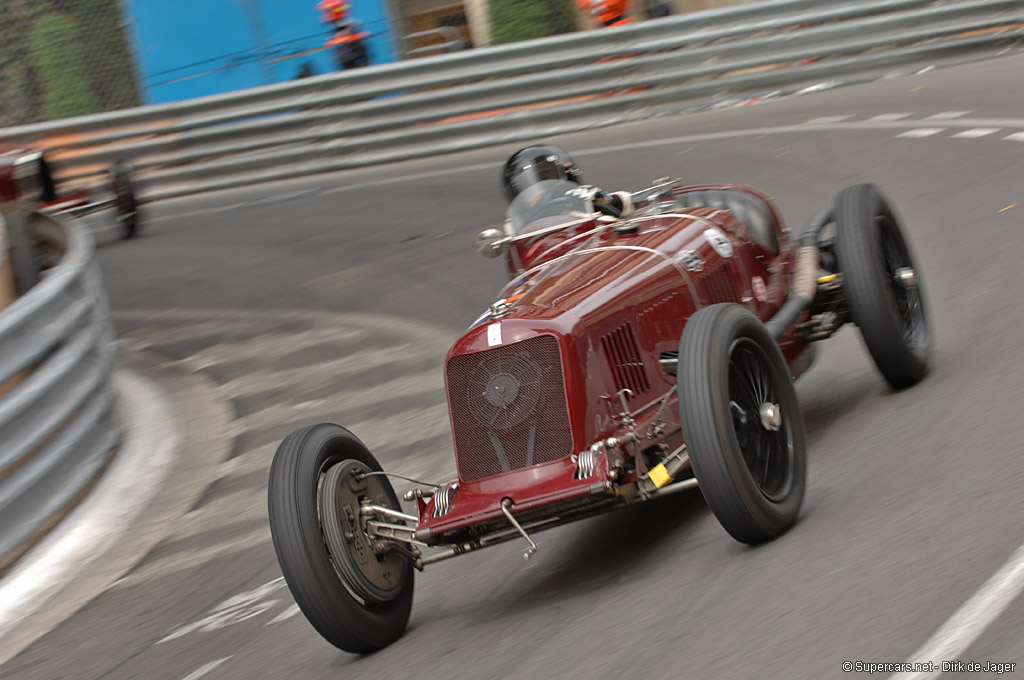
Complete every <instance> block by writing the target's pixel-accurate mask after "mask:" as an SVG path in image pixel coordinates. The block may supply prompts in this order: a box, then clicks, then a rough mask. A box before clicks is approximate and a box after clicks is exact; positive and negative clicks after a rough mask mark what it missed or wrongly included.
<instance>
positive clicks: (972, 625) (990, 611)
mask: <svg viewBox="0 0 1024 680" xmlns="http://www.w3.org/2000/svg"><path fill="white" fill-rule="evenodd" d="M1021 591H1024V545H1021V546H1020V547H1019V548H1017V550H1016V551H1015V552H1014V553H1013V555H1011V556H1010V559H1009V560H1007V562H1006V563H1005V564H1004V565H1003V566H1002V567H1001V568H1000V569H999V571H997V572H996V573H995V574H993V575H992V577H991V578H989V580H988V581H986V582H985V585H983V586H982V587H981V588H980V589H979V590H978V591H977V592H976V593H974V595H973V596H971V598H970V599H969V600H967V602H964V603H963V605H961V607H960V609H958V610H956V612H955V613H954V614H953V616H951V617H950V618H949V620H947V621H946V623H945V624H943V626H942V627H941V628H939V629H938V630H937V631H936V632H935V634H934V635H932V637H931V638H930V639H929V640H928V641H927V642H926V643H924V646H923V647H921V649H919V650H918V651H917V653H915V654H914V655H913V656H912V657H911V661H912V662H922V663H928V662H929V661H931V662H932V663H933V664H936V665H937V666H938V668H937V669H936V670H935V671H934V672H931V673H898V674H896V675H893V676H892V677H891V678H890V680H926V678H935V677H938V676H939V675H941V674H942V670H941V663H942V661H953V660H955V659H958V658H959V657H960V655H961V654H963V653H964V652H965V651H967V648H968V647H970V646H971V645H972V644H973V643H974V641H975V640H977V639H978V637H979V636H980V635H981V634H982V633H983V632H985V629H986V628H988V627H989V625H991V624H992V622H993V621H995V620H996V619H997V618H999V616H1000V615H1001V614H1002V613H1003V611H1004V610H1005V609H1006V608H1007V607H1009V606H1010V603H1011V602H1013V601H1014V600H1015V599H1016V598H1017V597H1018V596H1019V595H1020V594H1021Z"/></svg>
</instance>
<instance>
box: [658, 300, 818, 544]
mask: <svg viewBox="0 0 1024 680" xmlns="http://www.w3.org/2000/svg"><path fill="white" fill-rule="evenodd" d="M677 375H678V378H677V380H678V394H679V416H680V422H681V424H682V427H683V438H684V440H685V441H686V448H687V451H688V453H689V456H690V462H691V463H692V465H693V474H694V476H695V477H696V478H697V483H698V486H699V488H700V490H701V493H702V494H703V496H704V500H706V501H707V504H708V506H709V507H710V508H711V511H712V512H713V513H714V514H715V517H717V518H718V521H719V522H720V523H721V524H722V526H723V527H724V528H725V530H726V531H728V532H729V534H730V535H732V537H733V538H735V539H736V540H737V541H740V542H742V543H761V542H763V541H767V540H770V539H772V538H775V537H776V536H778V535H780V534H782V533H783V532H784V531H786V530H787V529H788V528H789V527H791V526H792V525H793V523H794V522H796V518H797V515H798V514H799V512H800V505H801V504H802V502H803V498H804V490H805V488H806V485H807V481H806V480H807V454H806V445H805V437H804V424H803V417H802V416H801V414H800V407H799V403H798V402H797V398H796V391H795V390H794V389H793V380H792V378H791V377H790V373H789V368H788V367H787V366H786V362H785V360H784V359H783V357H782V353H781V352H780V351H779V347H778V345H777V344H776V343H775V341H774V340H773V339H772V337H771V335H770V334H769V332H768V329H766V328H765V326H764V324H763V323H761V321H760V320H759V319H758V318H757V317H756V316H754V315H753V314H751V313H750V312H749V311H748V310H747V309H745V308H743V307H741V306H740V305H736V304H717V305H711V306H709V307H704V308H702V309H699V310H697V312H696V313H695V314H694V315H693V316H691V317H690V319H689V320H688V321H687V323H686V326H685V328H684V329H683V336H682V338H681V339H680V341H679V365H678V369H677Z"/></svg>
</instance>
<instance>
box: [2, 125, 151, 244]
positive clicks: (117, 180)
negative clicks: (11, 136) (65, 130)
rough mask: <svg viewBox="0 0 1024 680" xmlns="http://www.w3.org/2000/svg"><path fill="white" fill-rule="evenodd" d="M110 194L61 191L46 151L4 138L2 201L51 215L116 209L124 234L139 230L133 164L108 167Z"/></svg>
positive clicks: (128, 236)
mask: <svg viewBox="0 0 1024 680" xmlns="http://www.w3.org/2000/svg"><path fill="white" fill-rule="evenodd" d="M107 174H108V178H109V182H108V185H107V191H108V192H109V193H107V195H99V196H97V195H94V194H93V193H92V192H89V191H81V190H77V191H60V190H58V187H57V182H56V181H55V180H54V177H53V172H52V169H51V167H50V164H49V162H48V161H47V160H46V158H45V156H44V154H43V152H42V151H38V150H31V149H25V148H24V147H21V146H18V145H17V144H12V143H9V142H3V141H0V201H6V202H9V203H20V204H22V205H28V206H30V207H32V208H34V209H36V210H39V211H40V212H44V213H48V214H50V215H73V216H82V215H88V214H91V213H94V212H99V211H101V210H108V209H113V210H114V215H115V220H116V221H117V226H118V230H119V232H120V234H121V235H122V236H123V237H124V238H131V237H132V236H135V234H136V233H138V230H139V206H138V200H137V197H136V192H135V181H134V177H133V172H132V168H131V166H130V165H129V164H128V163H127V162H126V161H123V160H122V161H117V162H116V163H114V164H113V165H112V166H111V167H110V169H109V170H108V171H107Z"/></svg>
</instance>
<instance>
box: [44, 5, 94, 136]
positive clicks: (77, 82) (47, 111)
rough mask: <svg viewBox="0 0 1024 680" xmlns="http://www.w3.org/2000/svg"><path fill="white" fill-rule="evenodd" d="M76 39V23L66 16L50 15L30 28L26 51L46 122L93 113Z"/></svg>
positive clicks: (92, 103)
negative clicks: (29, 54) (27, 51)
mask: <svg viewBox="0 0 1024 680" xmlns="http://www.w3.org/2000/svg"><path fill="white" fill-rule="evenodd" d="M80 40H81V39H80V32H79V27H78V22H77V21H75V20H74V19H72V18H70V17H67V16H63V15H60V14H51V15H48V16H45V17H42V18H40V19H39V20H38V21H36V22H35V24H33V26H32V29H31V32H30V34H29V50H30V52H31V53H32V64H33V66H34V67H35V72H36V76H37V78H38V79H39V83H40V85H41V86H42V99H43V101H42V105H43V115H44V116H45V117H46V118H47V119H50V120H53V119H57V118H68V117H70V116H79V115H83V114H86V113H93V112H94V111H96V110H97V108H98V107H97V105H96V98H95V97H93V94H92V90H91V88H90V87H89V78H88V76H87V75H86V71H85V64H83V62H82V51H81V49H80V47H81V43H80Z"/></svg>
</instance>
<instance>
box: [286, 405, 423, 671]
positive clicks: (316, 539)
mask: <svg viewBox="0 0 1024 680" xmlns="http://www.w3.org/2000/svg"><path fill="white" fill-rule="evenodd" d="M380 469H381V468H380V465H379V464H378V463H377V461H376V460H375V459H374V457H373V456H372V455H371V454H370V452H369V451H368V450H367V448H366V447H365V446H364V445H363V443H362V442H361V441H359V439H358V438H357V437H356V436H355V435H353V434H352V433H351V432H349V431H348V430H346V429H345V428H343V427H339V426H338V425H330V424H326V423H325V424H320V425H312V426H310V427H305V428H302V429H300V430H297V431H295V432H293V433H292V434H290V435H288V437H287V438H285V440H284V441H283V442H281V446H279V447H278V449H277V453H276V454H275V455H274V461H273V463H272V464H271V466H270V485H269V487H270V488H269V494H268V510H269V515H270V532H271V536H272V537H273V541H274V550H275V551H276V552H277V559H278V562H279V563H280V565H281V572H282V573H283V574H284V578H285V582H286V583H287V584H288V588H289V590H291V593H292V596H293V597H294V598H295V602H296V603H297V604H298V605H299V609H301V610H302V613H303V614H305V616H306V618H307V619H308V620H309V622H310V623H311V624H312V625H313V627H314V628H315V629H316V630H317V632H319V633H320V635H322V636H323V637H324V639H326V640H327V641H328V642H330V643H331V644H333V645H334V646H336V647H338V648H340V649H343V650H345V651H347V652H354V653H365V652H372V651H375V650H378V649H381V648H383V647H386V646H387V645H389V644H391V643H392V642H394V641H395V640H397V639H398V638H399V637H400V636H401V635H402V633H403V632H404V631H405V626H406V624H407V623H408V621H409V612H410V611H411V609H412V593H413V566H412V561H411V560H410V559H408V558H407V557H404V556H402V555H400V554H399V553H397V552H394V551H391V552H388V553H386V555H385V556H384V558H383V560H381V559H377V558H376V556H374V555H373V553H372V551H369V550H368V543H367V541H366V540H365V533H364V532H363V531H362V529H361V528H359V527H358V523H356V524H355V525H352V524H349V523H348V522H347V521H346V519H345V517H344V516H343V515H344V513H343V512H342V510H344V508H345V507H349V505H346V501H345V497H344V496H343V495H342V493H341V492H342V491H345V492H347V493H354V494H355V495H357V496H358V498H364V497H369V498H372V499H373V500H374V502H376V503H379V504H382V505H386V506H388V507H391V508H394V509H400V506H399V504H398V498H397V497H396V496H395V492H394V490H393V489H392V488H391V484H390V483H389V482H388V481H387V478H386V477H383V476H373V477H365V478H363V480H362V481H355V479H354V477H352V472H354V471H369V470H376V471H379V470H380ZM339 480H340V481H339ZM348 482H351V484H352V485H353V486H352V487H350V488H348V489H343V488H342V487H341V486H340V485H339V486H338V487H337V488H336V491H337V494H330V496H329V497H333V498H335V499H341V501H340V502H341V507H337V511H338V512H337V513H336V514H334V515H333V516H326V515H330V514H331V513H326V512H324V511H325V510H326V509H327V508H328V507H334V506H331V505H330V503H329V502H328V501H325V500H324V495H325V489H328V488H332V489H333V488H334V487H331V486H330V485H331V484H334V483H339V484H344V483H348ZM358 486H361V487H362V488H363V489H364V490H363V491H358V490H357V491H354V492H353V491H352V489H353V488H358ZM350 497H351V498H354V497H355V496H350ZM354 502H355V503H356V504H358V499H356V500H355V501H354ZM325 503H326V504H325ZM356 513H358V507H357V508H356ZM321 517H324V521H323V522H321ZM356 517H357V518H358V514H356ZM346 527H347V528H349V529H353V527H354V529H353V531H352V532H351V533H350V535H349V538H348V540H346V539H345V538H344V537H343V533H344V531H345V528H346ZM352 536H355V538H352ZM339 544H340V545H341V546H343V547H342V548H340V549H339V548H338V547H337V546H339ZM332 545H333V546H335V550H333V551H332V550H331V548H330V547H329V546H332ZM346 548H347V549H346ZM367 558H369V559H370V560H374V559H376V563H370V566H371V567H372V568H373V569H374V570H377V571H380V569H382V567H381V565H384V566H385V567H386V569H385V570H384V573H385V574H386V576H385V577H382V578H385V580H386V581H387V582H386V583H383V584H382V583H379V582H375V581H374V580H372V579H368V578H366V577H364V576H362V575H361V574H360V567H359V562H360V560H362V561H363V564H364V565H365V564H366V560H367ZM385 561H387V564H385Z"/></svg>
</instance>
